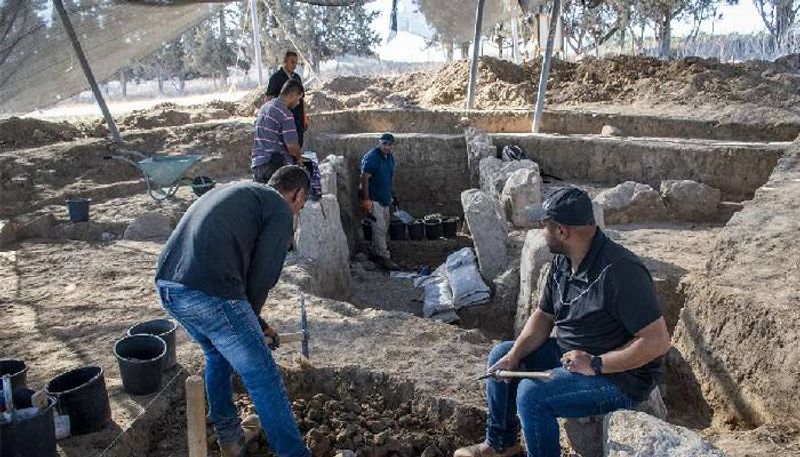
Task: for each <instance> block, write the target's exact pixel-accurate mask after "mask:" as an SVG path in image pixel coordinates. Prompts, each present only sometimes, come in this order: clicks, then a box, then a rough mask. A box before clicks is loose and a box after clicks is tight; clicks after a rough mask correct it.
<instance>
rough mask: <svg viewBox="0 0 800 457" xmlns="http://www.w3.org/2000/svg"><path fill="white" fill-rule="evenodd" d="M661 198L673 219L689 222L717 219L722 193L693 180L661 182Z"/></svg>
mask: <svg viewBox="0 0 800 457" xmlns="http://www.w3.org/2000/svg"><path fill="white" fill-rule="evenodd" d="M661 197H662V198H663V199H664V204H665V205H666V207H667V210H668V211H669V214H670V215H671V217H673V218H675V219H677V220H681V221H689V222H708V221H712V220H714V219H715V217H716V215H717V211H718V207H719V203H720V198H721V193H720V191H719V190H718V189H715V188H713V187H711V186H708V185H706V184H703V183H699V182H697V181H692V180H688V179H686V180H679V181H671V180H670V181H661Z"/></svg>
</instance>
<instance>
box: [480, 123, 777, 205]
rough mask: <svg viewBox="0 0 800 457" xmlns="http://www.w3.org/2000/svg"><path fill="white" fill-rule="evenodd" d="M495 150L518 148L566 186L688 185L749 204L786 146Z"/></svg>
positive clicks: (578, 140)
mask: <svg viewBox="0 0 800 457" xmlns="http://www.w3.org/2000/svg"><path fill="white" fill-rule="evenodd" d="M492 139H493V141H494V144H495V145H497V147H498V149H500V150H501V149H502V148H503V147H504V146H505V145H509V144H516V145H519V146H520V147H522V149H523V150H524V151H525V153H526V154H527V155H528V156H529V157H530V158H531V159H532V160H533V161H534V162H536V163H538V164H539V168H540V169H541V170H542V172H544V173H548V174H551V175H554V176H557V177H558V178H561V179H565V180H577V181H590V182H600V183H605V184H611V185H616V184H619V183H622V182H625V181H636V182H640V183H645V184H649V185H650V186H652V187H653V188H656V189H657V188H659V186H660V184H661V181H662V180H665V179H692V180H695V181H698V182H701V183H704V184H707V185H709V186H711V187H714V188H717V189H719V190H720V191H721V192H722V198H723V199H730V200H735V201H741V200H745V199H748V198H750V197H751V196H752V195H753V191H755V189H756V188H758V187H759V186H761V185H762V184H764V182H766V180H767V178H768V177H769V175H770V173H771V172H772V169H773V168H774V167H775V164H776V163H777V161H778V158H780V157H781V155H783V153H784V151H785V150H786V148H787V146H788V143H770V144H762V143H720V142H713V141H706V140H677V139H676V140H668V139H655V138H649V139H636V138H615V137H600V136H579V135H575V136H561V135H550V134H495V135H492Z"/></svg>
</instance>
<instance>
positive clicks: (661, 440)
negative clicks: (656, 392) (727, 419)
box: [603, 411, 726, 457]
mask: <svg viewBox="0 0 800 457" xmlns="http://www.w3.org/2000/svg"><path fill="white" fill-rule="evenodd" d="M603 434H604V437H605V449H604V453H603V455H604V456H606V457H634V456H641V457H645V456H646V457H668V456H669V457H671V456H679V455H680V456H683V455H686V456H689V455H691V456H693V457H724V456H725V455H726V454H725V453H724V452H722V451H721V450H719V449H717V448H716V447H714V446H713V445H712V444H711V443H709V442H708V441H706V440H704V439H703V438H701V437H700V435H698V434H697V433H695V432H693V431H691V430H689V429H687V428H684V427H680V426H677V425H672V424H668V423H666V422H664V421H663V420H660V419H657V418H655V417H653V416H650V415H649V414H645V413H641V412H635V411H616V412H613V413H611V414H608V415H607V416H606V418H605V421H604V425H603Z"/></svg>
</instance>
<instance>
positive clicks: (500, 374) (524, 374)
mask: <svg viewBox="0 0 800 457" xmlns="http://www.w3.org/2000/svg"><path fill="white" fill-rule="evenodd" d="M494 377H495V378H525V379H543V380H544V379H551V378H552V377H553V374H552V373H551V372H549V371H507V370H498V371H495V372H494Z"/></svg>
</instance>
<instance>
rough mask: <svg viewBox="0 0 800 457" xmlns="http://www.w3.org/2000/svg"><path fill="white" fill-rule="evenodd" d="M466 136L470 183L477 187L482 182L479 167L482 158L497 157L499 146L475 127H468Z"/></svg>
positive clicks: (465, 132)
mask: <svg viewBox="0 0 800 457" xmlns="http://www.w3.org/2000/svg"><path fill="white" fill-rule="evenodd" d="M464 138H465V139H466V141H467V166H468V167H469V176H470V184H471V185H472V186H476V187H477V186H478V185H479V184H480V181H479V172H478V169H479V164H480V162H481V160H483V159H485V158H486V157H497V148H496V147H495V145H494V144H493V143H492V137H490V136H489V135H487V134H486V132H484V131H482V130H480V129H476V128H474V127H468V128H467V129H466V130H465V131H464Z"/></svg>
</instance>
